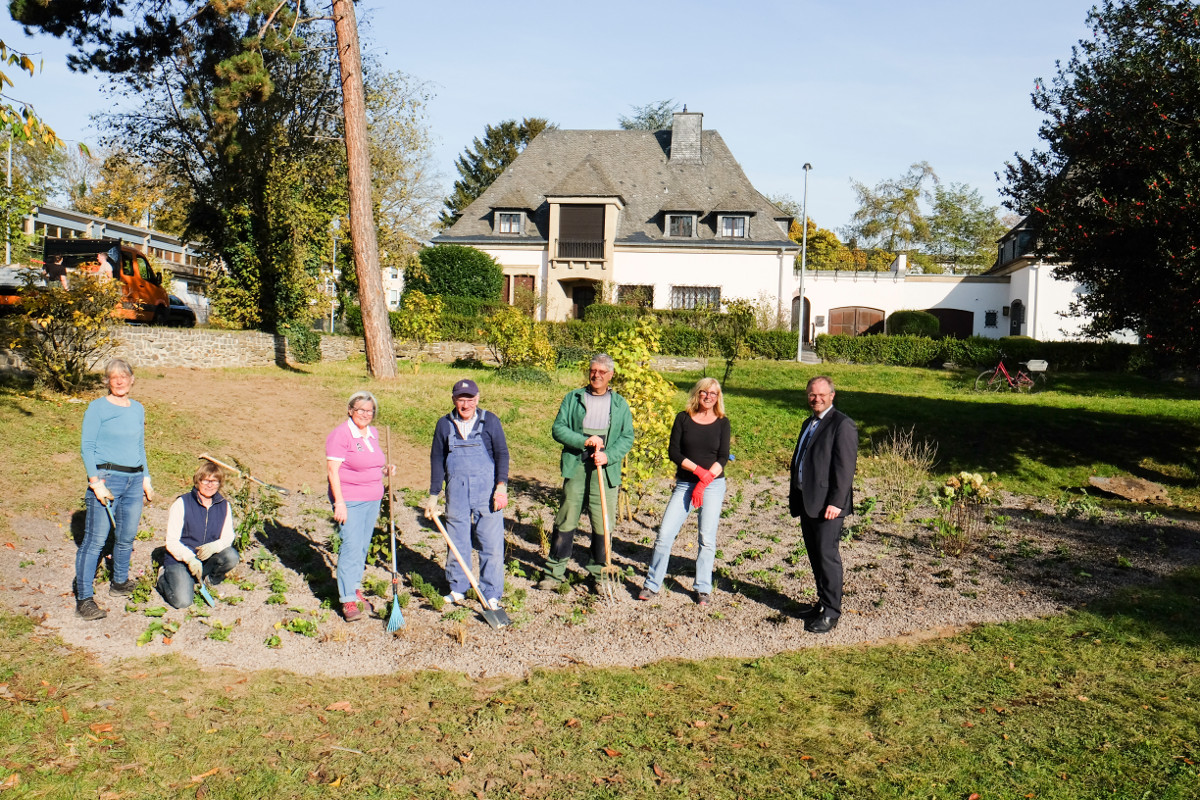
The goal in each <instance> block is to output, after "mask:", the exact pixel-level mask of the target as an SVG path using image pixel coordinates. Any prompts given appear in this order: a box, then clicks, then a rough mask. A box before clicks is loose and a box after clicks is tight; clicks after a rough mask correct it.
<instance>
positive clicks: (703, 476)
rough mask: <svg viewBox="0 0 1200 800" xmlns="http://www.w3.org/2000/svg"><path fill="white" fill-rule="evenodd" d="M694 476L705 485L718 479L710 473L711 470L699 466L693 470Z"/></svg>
mask: <svg viewBox="0 0 1200 800" xmlns="http://www.w3.org/2000/svg"><path fill="white" fill-rule="evenodd" d="M692 474H693V475H695V476H696V478H698V479H699V480H700V481H702V482H703V483H712V482H713V478H715V477H717V476H716V475H713V474H712V472H710V471H709V470H706V469H705V468H704V467H700V466H697V467H696V468H695V469H694V470H692Z"/></svg>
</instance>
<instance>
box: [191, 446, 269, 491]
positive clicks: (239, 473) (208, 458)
mask: <svg viewBox="0 0 1200 800" xmlns="http://www.w3.org/2000/svg"><path fill="white" fill-rule="evenodd" d="M199 458H203V459H204V460H205V461H211V462H212V463H214V464H216V465H217V466H218V467H221V468H222V469H227V470H229V471H230V472H232V473H233V474H234V475H237V476H238V477H239V478H246V479H247V480H250V481H253V482H254V483H257V484H258V485H259V486H262V487H265V488H267V489H270V490H271V491H273V492H279V493H280V494H282V495H287V494H290V492H289V491H288V490H287V489H285V488H283V487H282V486H276V485H275V484H273V483H267V482H266V481H260V480H259V479H258V478H256V477H254V476H253V475H249V474H247V473H245V472H242V471H241V470H240V469H238V468H237V467H235V466H232V465H230V464H226V463H225V462H224V461H217V460H216V459H215V458H213V457H212V456H210V455H209V454H208V453H201V454H200V455H199Z"/></svg>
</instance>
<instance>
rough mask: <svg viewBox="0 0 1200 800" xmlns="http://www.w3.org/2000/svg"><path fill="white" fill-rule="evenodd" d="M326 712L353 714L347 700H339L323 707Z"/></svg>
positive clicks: (352, 708) (352, 709)
mask: <svg viewBox="0 0 1200 800" xmlns="http://www.w3.org/2000/svg"><path fill="white" fill-rule="evenodd" d="M325 710H326V711H345V712H346V713H347V714H353V713H354V707H353V706H351V705H350V701H349V700H341V701H338V702H336V703H330V704H329V705H327V706H325Z"/></svg>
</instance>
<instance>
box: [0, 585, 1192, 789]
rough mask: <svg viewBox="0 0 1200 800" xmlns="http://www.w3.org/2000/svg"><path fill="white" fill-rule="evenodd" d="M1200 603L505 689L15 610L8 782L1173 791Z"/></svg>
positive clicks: (1182, 772)
mask: <svg viewBox="0 0 1200 800" xmlns="http://www.w3.org/2000/svg"><path fill="white" fill-rule="evenodd" d="M1197 603H1200V570H1194V569H1193V570H1188V571H1185V572H1183V573H1181V574H1180V575H1178V576H1176V578H1174V579H1173V580H1171V581H1169V582H1167V583H1166V584H1165V585H1163V586H1159V587H1154V588H1147V589H1141V590H1138V591H1136V592H1132V593H1127V594H1125V595H1123V596H1121V597H1118V598H1114V599H1113V600H1111V601H1109V602H1107V603H1105V604H1104V605H1101V606H1097V607H1095V608H1091V609H1088V610H1086V611H1081V612H1078V613H1072V614H1067V615H1064V616H1061V617H1057V618H1052V619H1047V620H1041V621H1032V622H1021V623H1015V624H1008V625H994V626H987V627H984V628H980V629H978V630H975V631H973V632H971V633H967V634H964V635H960V636H957V637H955V638H952V639H945V640H939V641H934V642H929V643H925V644H921V645H913V646H883V647H854V648H841V649H822V648H817V649H812V650H807V651H803V652H798V653H792V654H785V655H780V656H776V657H772V658H759V659H754V660H749V659H729V660H710V661H704V662H700V663H688V662H682V663H674V662H667V663H660V664H655V665H652V666H649V667H645V668H642V669H605V670H597V669H584V668H578V669H568V670H560V671H553V672H539V673H536V674H534V675H532V676H530V677H529V678H527V679H525V680H516V681H508V682H505V681H477V682H473V681H470V680H466V679H464V678H463V677H461V676H456V675H448V674H442V673H436V672H430V673H422V674H416V675H411V674H396V675H392V676H385V677H372V678H354V679H323V678H298V677H294V676H291V675H286V674H279V673H254V674H250V675H239V674H235V673H231V672H223V671H211V672H202V671H200V670H198V669H196V668H195V667H194V666H193V665H192V664H190V663H189V662H188V661H186V660H185V659H182V658H178V657H169V658H161V659H155V660H151V661H139V662H134V663H128V664H117V665H109V666H102V665H98V664H96V663H94V662H91V661H90V660H88V659H87V658H86V657H85V656H83V655H81V654H78V653H71V652H69V651H65V650H64V649H63V648H62V647H61V646H59V645H56V644H55V643H54V641H53V640H52V639H49V638H47V637H45V636H44V635H42V634H40V633H38V632H37V629H36V628H34V626H33V624H32V623H31V622H29V621H28V620H27V619H24V618H21V617H13V616H9V615H0V664H2V665H3V666H0V787H3V786H4V784H3V781H4V780H6V779H7V780H8V781H9V782H10V785H14V784H13V782H14V781H16V782H17V783H15V791H13V792H12V793H11V796H13V797H54V798H74V797H79V798H84V797H87V798H95V797H97V796H99V797H107V798H117V797H146V796H157V797H189V798H191V797H206V798H208V800H217V799H218V798H276V797H286V798H324V797H356V798H357V797H367V798H370V797H403V798H407V797H420V798H459V797H477V796H483V797H489V798H507V797H512V798H516V797H548V798H577V797H578V798H608V797H612V798H616V797H644V796H653V797H672V798H673V797H679V798H693V797H713V798H729V799H730V800H733V798H737V797H746V798H751V797H755V798H775V797H795V798H863V797H870V798H930V797H933V798H955V799H961V800H965V798H967V797H968V796H969V795H971V794H972V793H978V794H979V796H980V797H981V798H1021V797H1035V798H1063V800H1078V798H1091V797H1114V798H1143V797H1144V798H1155V800H1172V799H1174V798H1178V799H1179V800H1183V799H1184V798H1194V797H1196V796H1197V786H1200V783H1198V782H1200V770H1198V768H1197V766H1196V761H1197V760H1200V748H1198V740H1197V737H1196V731H1197V730H1200V703H1198V701H1200V620H1198V618H1197V615H1196V614H1195V609H1196V607H1197ZM13 775H16V776H18V777H17V778H13V777H11V776H13ZM201 784H203V788H200V786H201Z"/></svg>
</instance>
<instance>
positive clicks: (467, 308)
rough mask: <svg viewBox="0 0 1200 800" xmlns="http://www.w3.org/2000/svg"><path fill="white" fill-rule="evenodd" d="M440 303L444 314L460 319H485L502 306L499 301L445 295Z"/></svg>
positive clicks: (501, 302)
mask: <svg viewBox="0 0 1200 800" xmlns="http://www.w3.org/2000/svg"><path fill="white" fill-rule="evenodd" d="M411 291H412V290H411V288H410V289H407V290H406V291H405V294H404V296H405V298H407V297H408V294H409V292H411ZM441 301H442V308H443V310H444V313H446V314H454V315H457V316H460V317H486V316H487V315H488V314H491V313H493V312H495V311H496V309H498V308H500V306H502V305H504V303H503V301H500V300H481V299H480V298H478V297H459V296H457V295H446V296H444V297H442V298H441Z"/></svg>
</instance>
